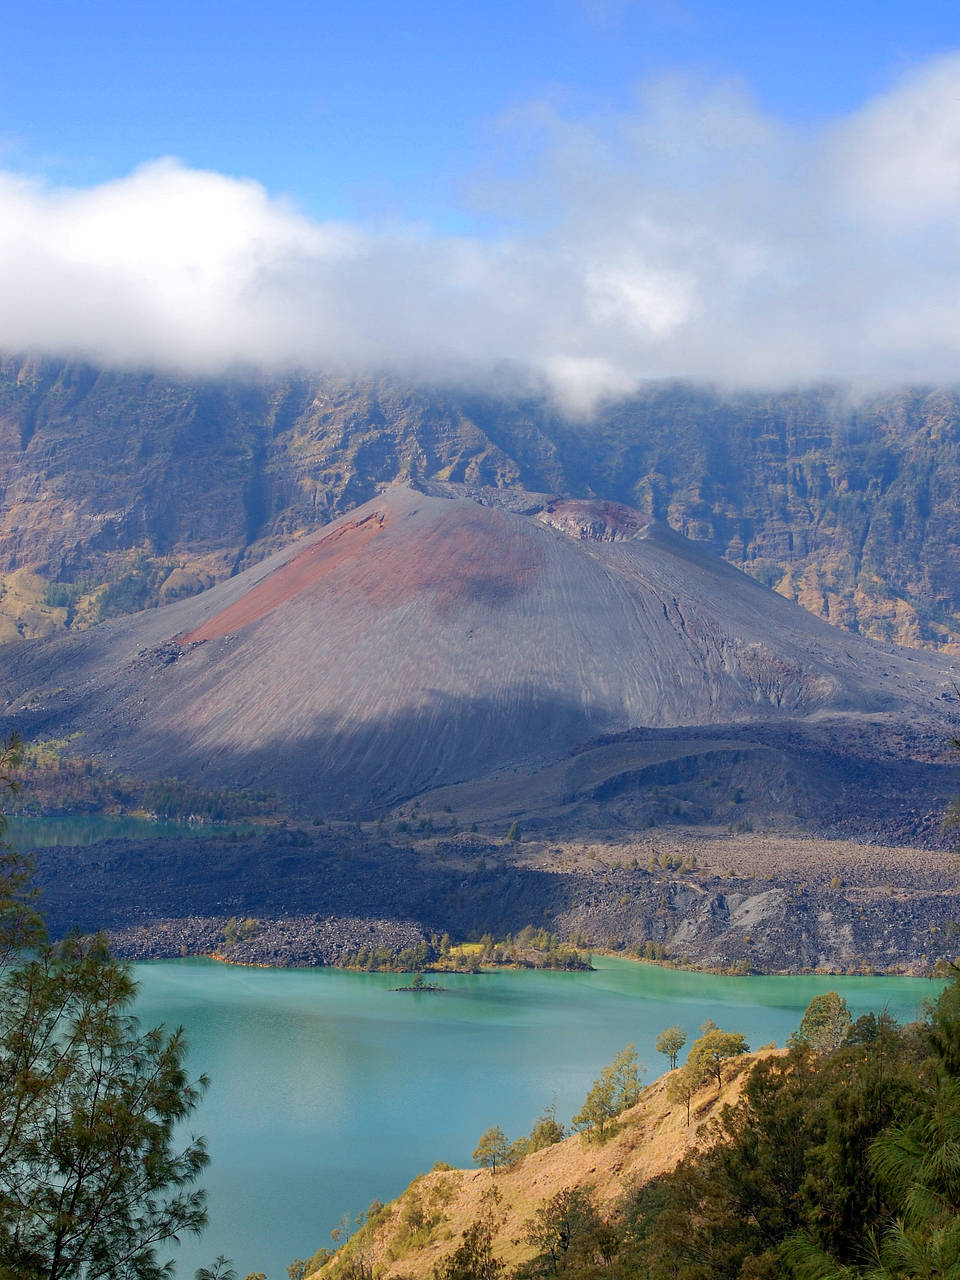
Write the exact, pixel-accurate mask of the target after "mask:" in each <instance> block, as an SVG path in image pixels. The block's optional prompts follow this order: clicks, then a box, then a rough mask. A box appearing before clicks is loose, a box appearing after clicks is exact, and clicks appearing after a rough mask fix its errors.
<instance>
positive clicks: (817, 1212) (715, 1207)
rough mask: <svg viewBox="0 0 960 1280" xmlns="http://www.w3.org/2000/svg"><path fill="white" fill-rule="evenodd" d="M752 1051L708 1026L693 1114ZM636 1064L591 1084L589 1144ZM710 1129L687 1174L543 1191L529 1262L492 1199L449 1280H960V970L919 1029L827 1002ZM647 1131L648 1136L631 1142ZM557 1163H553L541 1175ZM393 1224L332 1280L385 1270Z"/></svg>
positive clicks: (440, 1276)
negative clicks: (555, 1279) (470, 1279)
mask: <svg viewBox="0 0 960 1280" xmlns="http://www.w3.org/2000/svg"><path fill="white" fill-rule="evenodd" d="M745 1050H746V1044H745V1042H744V1040H743V1037H742V1036H740V1035H739V1034H737V1033H735V1032H726V1031H722V1030H721V1029H720V1028H717V1027H714V1026H712V1025H709V1024H708V1025H707V1026H705V1028H704V1031H703V1034H702V1035H701V1037H700V1038H699V1039H698V1040H697V1041H695V1042H694V1044H693V1045H692V1047H691V1049H690V1053H689V1055H688V1057H687V1060H686V1063H685V1064H684V1065H683V1066H682V1067H680V1068H678V1069H675V1070H674V1071H672V1072H671V1073H670V1074H669V1075H668V1076H667V1077H666V1083H667V1095H666V1096H667V1098H668V1099H669V1100H670V1101H671V1102H672V1103H673V1105H674V1106H675V1107H678V1108H679V1109H680V1122H681V1124H682V1123H683V1116H684V1113H686V1123H687V1125H689V1123H690V1119H691V1117H690V1103H691V1099H693V1101H694V1104H695V1106H696V1108H697V1109H698V1115H702V1112H703V1110H704V1108H705V1107H707V1106H709V1105H710V1104H709V1102H708V1101H707V1100H706V1099H705V1097H704V1093H705V1088H706V1092H707V1098H715V1097H716V1093H715V1092H714V1091H713V1084H723V1083H725V1082H726V1081H727V1078H728V1076H730V1075H731V1074H735V1070H736V1068H735V1067H733V1066H732V1065H731V1066H730V1067H729V1068H728V1066H727V1064H728V1063H730V1064H732V1063H733V1062H736V1061H738V1060H739V1061H743V1058H742V1055H743V1053H744V1051H745ZM630 1066H631V1062H630V1053H629V1047H628V1050H625V1051H624V1054H621V1055H618V1058H617V1059H615V1060H614V1062H613V1063H612V1064H611V1065H610V1067H608V1068H605V1069H604V1071H603V1073H602V1074H601V1076H600V1078H599V1079H598V1080H597V1082H596V1083H595V1084H594V1086H593V1088H592V1089H591V1090H590V1093H589V1094H588V1097H587V1100H586V1102H585V1105H584V1109H583V1111H582V1112H581V1114H580V1116H578V1117H577V1121H578V1124H579V1126H580V1127H582V1128H583V1129H584V1130H585V1131H586V1133H585V1136H587V1137H588V1138H589V1137H591V1136H600V1134H602V1133H603V1131H604V1128H605V1126H606V1125H608V1124H609V1114H610V1108H606V1107H601V1108H600V1109H597V1108H596V1106H594V1105H593V1104H595V1103H596V1102H597V1099H598V1097H599V1095H600V1094H603V1096H604V1098H605V1097H606V1096H607V1094H609V1095H610V1097H611V1099H612V1098H613V1097H614V1095H617V1085H616V1082H617V1081H620V1082H621V1083H622V1084H623V1089H622V1090H621V1092H620V1094H619V1095H618V1096H619V1100H620V1101H621V1102H623V1103H624V1104H625V1105H629V1102H630V1100H631V1099H635V1094H634V1088H635V1079H633V1078H632V1077H630V1070H629V1069H630ZM624 1067H626V1069H627V1070H626V1073H625V1072H624V1070H623V1069H622V1068H624ZM618 1068H619V1069H618ZM605 1085H607V1086H610V1087H609V1088H607V1089H606V1090H604V1088H603V1086H605ZM707 1086H709V1087H707ZM659 1096H660V1097H662V1096H663V1094H662V1093H661V1094H660V1095H659ZM601 1101H602V1099H601ZM601 1111H602V1115H601ZM588 1112H589V1114H587V1113H588ZM594 1112H596V1114H594ZM699 1123H700V1124H701V1125H702V1123H703V1122H702V1119H701V1120H700V1121H699ZM697 1132H698V1135H699V1136H698V1139H697V1144H696V1145H694V1146H692V1147H691V1148H690V1149H689V1150H688V1152H687V1154H686V1155H685V1156H684V1157H683V1158H682V1159H680V1161H679V1163H678V1164H677V1165H676V1167H675V1168H674V1169H673V1170H672V1171H671V1172H667V1173H663V1174H660V1175H659V1176H656V1177H653V1178H648V1179H647V1180H646V1181H642V1182H638V1183H636V1184H631V1183H630V1182H627V1184H626V1185H625V1186H624V1187H623V1191H622V1193H621V1195H620V1197H619V1200H618V1201H616V1202H615V1203H612V1204H611V1203H610V1202H609V1201H605V1202H601V1201H599V1200H598V1199H597V1198H596V1197H595V1195H594V1191H593V1188H592V1187H591V1185H590V1179H589V1175H588V1176H586V1177H585V1178H583V1180H582V1181H580V1182H579V1183H578V1184H577V1185H568V1186H566V1187H561V1189H560V1190H559V1191H557V1192H555V1193H554V1194H553V1195H550V1196H547V1197H546V1198H545V1199H541V1200H540V1203H539V1205H538V1206H537V1207H536V1208H534V1209H533V1211H532V1212H531V1214H530V1216H529V1217H528V1219H527V1221H526V1226H525V1229H524V1240H525V1243H526V1244H527V1245H528V1246H530V1247H531V1248H532V1250H533V1256H532V1257H530V1258H529V1260H527V1261H525V1262H522V1263H521V1264H520V1265H517V1264H516V1263H514V1264H513V1265H512V1266H511V1267H510V1268H508V1267H507V1265H506V1264H505V1262H504V1261H503V1259H502V1258H501V1257H499V1256H498V1246H497V1239H496V1232H495V1231H494V1230H493V1228H494V1227H495V1226H496V1223H497V1222H498V1221H499V1218H498V1217H497V1215H496V1213H495V1212H494V1211H495V1209H496V1205H495V1204H494V1203H493V1201H491V1202H490V1204H489V1205H487V1207H486V1208H483V1209H482V1211H481V1212H480V1213H479V1215H478V1216H477V1217H476V1220H475V1221H474V1222H473V1224H472V1226H471V1227H470V1228H469V1230H467V1231H464V1233H463V1239H462V1240H461V1242H460V1244H459V1246H458V1247H457V1248H456V1249H455V1250H454V1251H453V1252H452V1253H445V1254H444V1257H443V1260H442V1261H441V1262H439V1263H438V1264H436V1265H435V1267H434V1272H433V1275H434V1280H451V1277H453V1276H461V1275H462V1276H464V1277H466V1276H469V1275H470V1274H471V1272H470V1271H469V1270H465V1269H464V1266H465V1265H466V1263H467V1261H468V1255H469V1254H470V1253H471V1250H473V1251H474V1253H475V1254H476V1256H477V1257H481V1256H482V1258H483V1259H484V1261H483V1266H484V1268H485V1273H489V1274H491V1275H502V1276H504V1277H505V1278H506V1277H509V1280H538V1278H539V1277H549V1276H557V1275H562V1276H564V1277H566V1278H567V1280H597V1278H598V1277H600V1276H610V1277H615V1278H618V1280H619V1278H623V1280H628V1278H629V1280H633V1278H636V1280H781V1278H786V1280H903V1278H906V1277H916V1278H918V1280H919V1278H920V1277H924V1278H925V1280H953V1278H954V1277H956V1276H957V1275H958V1274H960V969H955V970H954V971H953V981H952V982H951V984H950V985H949V986H948V987H947V988H946V989H945V990H944V991H943V993H942V994H941V995H940V997H939V998H938V999H937V1000H936V1001H935V1002H933V1003H932V1004H931V1005H930V1006H929V1008H928V1009H927V1011H926V1013H925V1014H924V1016H923V1018H922V1020H921V1021H920V1022H918V1023H916V1024H912V1025H910V1026H906V1027H903V1026H900V1025H898V1024H897V1023H896V1022H895V1021H894V1020H893V1019H892V1018H890V1017H889V1016H888V1015H887V1014H884V1013H879V1014H867V1015H864V1016H863V1017H860V1018H858V1019H857V1020H856V1021H855V1022H853V1021H852V1020H851V1019H850V1016H849V1011H848V1010H847V1007H846V1004H845V1002H844V1001H843V1000H842V999H841V998H840V997H839V996H837V995H836V993H833V992H831V993H827V994H825V995H823V996H818V997H816V998H815V999H814V1000H813V1001H811V1004H810V1006H809V1007H808V1009H807V1012H806V1014H805V1015H804V1018H803V1021H802V1022H801V1024H800V1027H799V1028H798V1030H797V1032H796V1033H794V1035H793V1036H792V1037H791V1040H790V1044H789V1046H788V1048H787V1050H786V1051H784V1052H780V1053H777V1054H773V1055H766V1056H762V1057H760V1058H759V1059H758V1060H757V1061H755V1062H754V1064H753V1065H752V1067H750V1068H749V1070H748V1073H747V1074H746V1076H745V1078H744V1080H743V1087H742V1090H741V1091H740V1093H739V1098H738V1100H737V1101H736V1102H735V1103H733V1104H732V1105H726V1106H724V1107H722V1108H721V1109H720V1110H719V1113H718V1114H717V1116H716V1119H715V1120H714V1121H713V1122H712V1125H710V1126H708V1127H705V1128H704V1127H701V1128H699V1129H698V1130H697ZM562 1136H563V1131H562V1129H561V1130H559V1135H558V1137H560V1138H562ZM704 1138H705V1139H706V1142H705V1143H704ZM555 1140H558V1139H557V1138H555ZM643 1141H644V1134H643V1133H642V1132H638V1133H637V1134H636V1136H635V1137H631V1138H630V1141H629V1142H628V1143H627V1144H626V1145H625V1147H624V1148H623V1149H624V1150H627V1149H631V1150H632V1149H633V1148H634V1147H636V1146H637V1145H638V1144H641V1145H642V1143H643ZM536 1149H538V1148H536V1147H535V1146H533V1145H532V1144H531V1145H530V1146H528V1147H527V1149H524V1148H523V1145H522V1143H518V1144H511V1143H509V1141H508V1140H507V1138H506V1136H505V1135H504V1134H503V1132H502V1130H501V1129H500V1128H499V1127H498V1126H494V1127H493V1128H492V1129H491V1130H488V1132H487V1133H486V1134H484V1135H483V1137H482V1139H481V1142H480V1144H479V1145H478V1148H477V1151H476V1152H475V1153H474V1156H475V1159H476V1160H477V1162H478V1163H480V1164H482V1165H486V1166H487V1167H490V1168H491V1169H494V1168H496V1169H499V1168H500V1167H502V1166H503V1165H506V1164H510V1165H512V1166H513V1167H514V1168H519V1169H520V1170H521V1171H522V1168H523V1161H524V1159H525V1158H526V1157H527V1155H528V1154H529V1152H530V1151H532V1150H536ZM565 1159H566V1160H567V1167H572V1168H578V1167H579V1166H578V1165H576V1164H574V1165H572V1166H571V1165H570V1158H569V1157H565ZM560 1167H563V1166H560ZM617 1167H619V1166H617ZM547 1169H548V1166H544V1165H542V1164H538V1165H537V1166H536V1171H537V1174H536V1176H537V1179H538V1180H540V1179H541V1178H542V1177H543V1176H544V1175H545V1174H546V1173H547ZM510 1176H514V1175H510ZM519 1176H520V1177H521V1178H522V1172H521V1173H520V1175H519ZM455 1177H460V1175H455ZM500 1180H501V1179H500V1178H498V1179H497V1180H496V1181H497V1182H499V1181H500ZM445 1185H447V1184H445ZM449 1185H450V1186H453V1185H454V1184H453V1183H451V1184H449ZM491 1185H492V1189H493V1191H494V1192H495V1188H496V1183H492V1184H491ZM523 1185H524V1184H522V1183H516V1182H515V1183H512V1184H511V1186H512V1188H513V1192H514V1193H520V1194H525V1192H524V1191H523V1190H522V1187H523ZM554 1185H556V1184H555V1183H554ZM425 1194H426V1191H425ZM431 1194H432V1192H431ZM533 1195H534V1196H535V1195H536V1193H533ZM533 1203H534V1204H536V1203H537V1202H536V1199H534V1200H533ZM444 1221H446V1219H445V1217H444V1215H443V1214H442V1213H441V1214H440V1216H439V1217H437V1218H436V1224H435V1225H434V1226H433V1227H431V1229H430V1233H429V1236H428V1237H425V1240H424V1243H426V1240H427V1239H429V1240H431V1241H433V1242H434V1244H436V1242H437V1241H438V1240H441V1239H443V1238H444V1237H443V1235H442V1228H443V1223H444ZM437 1224H439V1225H437ZM375 1230H376V1223H371V1224H370V1225H368V1226H367V1227H364V1228H362V1229H361V1231H360V1232H359V1233H358V1235H357V1236H356V1237H354V1239H353V1240H352V1241H350V1242H349V1243H348V1244H346V1245H343V1246H342V1247H341V1249H340V1250H339V1251H338V1252H337V1253H335V1254H333V1255H331V1256H330V1257H329V1258H327V1259H324V1261H325V1262H326V1264H327V1269H326V1271H325V1274H326V1275H327V1276H329V1277H331V1278H333V1280H347V1278H348V1277H354V1276H357V1275H359V1274H360V1273H359V1272H358V1271H357V1270H356V1268H357V1266H358V1265H359V1264H360V1263H361V1262H362V1263H363V1265H364V1266H366V1267H367V1273H368V1274H370V1275H375V1274H378V1269H377V1268H374V1267H373V1265H372V1263H371V1262H370V1259H371V1258H373V1257H374V1256H376V1251H375V1249H374V1240H375V1236H374V1234H373V1233H374V1232H375ZM438 1233H439V1234H438ZM446 1238H449V1232H448V1233H447V1237H446ZM501 1243H502V1241H501ZM516 1243H517V1244H519V1243H520V1241H517V1242H516ZM422 1247H423V1245H416V1246H415V1248H422ZM411 1248H414V1246H411ZM405 1249H406V1246H404V1245H403V1244H402V1243H398V1242H397V1241H394V1244H393V1246H392V1252H391V1255H390V1257H391V1258H392V1259H393V1261H394V1263H395V1265H393V1266H392V1268H391V1269H390V1272H389V1273H390V1274H403V1265H404V1260H405V1257H406V1256H407V1253H406V1252H405ZM410 1256H413V1254H410ZM398 1268H399V1270H398ZM421 1271H422V1267H420V1268H417V1272H418V1274H419V1273H420V1272H421Z"/></svg>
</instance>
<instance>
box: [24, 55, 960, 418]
mask: <svg viewBox="0 0 960 1280" xmlns="http://www.w3.org/2000/svg"><path fill="white" fill-rule="evenodd" d="M505 128H506V129H507V130H508V143H507V145H508V148H509V147H510V146H514V145H515V146H516V147H517V149H518V151H521V150H522V153H523V154H524V155H528V156H532V157H533V158H532V161H531V166H530V169H529V171H528V173H527V176H526V177H525V178H524V179H522V180H517V179H512V180H510V181H509V182H508V181H505V180H504V181H500V180H497V179H496V178H495V177H490V178H488V180H487V182H486V183H485V184H484V192H485V199H486V201H487V203H488V206H489V207H490V208H491V209H493V211H494V212H495V213H497V214H498V215H499V216H500V220H501V221H500V224H499V225H501V226H503V227H507V228H509V230H505V231H502V232H501V233H499V234H498V235H496V236H492V237H487V238H484V237H476V238H470V237H465V236H460V237H457V236H449V235H440V234H435V233H432V232H431V231H429V230H428V229H424V228H423V227H389V228H370V227H364V226H356V225H348V224H345V223H334V222H318V221H312V220H310V219H309V218H306V217H304V216H302V215H301V214H299V213H297V212H296V211H295V210H294V209H292V208H291V207H289V205H287V204H286V203H285V202H284V201H282V200H278V199H274V198H271V197H270V196H269V195H268V194H267V192H266V191H265V190H264V189H263V188H262V187H261V186H259V185H258V184H257V183H255V182H250V181H239V180H236V179H234V178H229V177H224V176H222V175H219V174H216V173H207V172H199V171H196V170H190V169H187V168H185V167H183V166H182V165H181V164H179V163H178V162H177V161H175V160H169V159H167V160H160V161H156V162H153V163H150V164H147V165H144V166H143V167H142V168H140V169H138V170H137V171H136V172H135V173H133V174H132V175H130V176H129V177H126V178H123V179H120V180H118V181H115V182H111V183H107V184H105V185H103V186H99V187H96V188H93V189H90V190H51V189H49V188H45V187H44V186H42V185H41V184H39V183H37V182H35V181H32V180H30V179H26V178H23V177H21V176H18V175H15V174H10V173H6V174H2V173H0V281H2V287H0V348H4V349H7V350H17V351H24V350H31V351H35V352H43V353H51V354H64V353H68V352H69V353H77V354H81V355H83V356H85V357H89V358H91V359H94V360H96V361H99V362H103V363H107V364H113V365H117V364H120V365H143V364H148V365H154V366H160V367H163V368H173V369H177V370H183V371H186V372H189V373H217V372H222V371H224V370H227V369H229V368H231V367H234V366H237V365H252V366H255V367H258V368H264V369H282V368H288V367H296V366H306V367H309V368H315V369H316V368H342V369H345V370H355V369H361V368H363V369H369V368H372V367H377V366H386V367H390V368H394V369H400V370H402V371H405V372H410V373H415V374H417V375H420V376H424V375H427V376H440V377H443V376H456V377H462V376H467V375H469V374H470V373H471V372H472V373H476V374H480V373H482V371H483V370H485V369H489V368H490V367H491V365H493V366H496V365H502V364H503V362H510V363H511V364H513V365H515V366H516V367H518V368H528V369H531V370H533V371H534V372H535V373H536V374H538V375H540V376H542V377H544V378H546V379H547V380H548V381H549V382H550V383H551V384H552V385H553V386H554V387H555V388H556V390H557V391H558V392H560V393H561V394H564V395H566V396H567V397H568V398H570V399H571V400H572V401H574V402H582V403H586V402H589V400H590V399H591V398H592V397H595V396H598V395H616V394H619V393H622V392H625V391H627V390H629V389H630V388H631V387H632V386H634V385H635V384H636V382H637V381H638V380H639V379H641V378H646V377H664V376H691V377H700V378H708V379H712V380H716V381H719V382H722V383H728V384H743V385H753V386H760V385H773V384H778V383H784V382H795V381H807V380H811V379H819V378H834V377H843V378H853V379H860V380H869V381H882V382H897V381H909V380H932V381H950V382H954V381H956V380H957V377H958V371H960V273H958V268H960V55H951V56H948V57H943V58H940V59H938V60H936V61H934V62H932V63H928V64H927V65H925V66H923V67H921V68H919V69H917V70H915V71H914V72H913V73H912V74H910V75H909V76H908V77H906V78H905V79H904V80H903V81H902V82H901V83H899V84H898V85H896V86H895V87H893V88H892V89H891V90H890V91H889V92H887V93H886V94H884V95H882V96H881V97H879V98H876V99H875V100H873V101H871V102H868V103H867V104H865V105H864V106H863V107H862V108H861V109H860V110H858V111H857V112H856V113H855V114H853V115H851V116H849V117H847V118H846V119H843V120H839V121H834V122H833V123H831V124H830V125H828V126H825V127H823V128H821V129H820V130H819V131H817V132H815V133H806V134H802V133H799V132H797V131H795V130H793V129H791V128H789V127H787V126H786V125H785V124H783V123H782V122H778V121H776V120H772V119H770V118H766V117H763V116H761V115H760V114H759V113H758V112H757V111H756V109H755V108H754V107H753V106H752V105H751V103H750V102H749V101H748V100H747V99H746V97H745V96H743V94H742V93H740V92H739V91H738V90H737V89H736V88H734V87H730V86H722V87H720V88H713V89H711V90H710V91H708V92H701V91H698V90H697V88H696V87H695V86H693V85H691V84H689V83H686V82H682V81H679V80H678V81H660V82H658V83H657V84H655V85H652V86H648V88H647V89H646V90H645V91H644V92H643V93H642V95H641V96H640V97H639V98H638V101H637V105H636V109H635V110H634V111H632V112H630V113H629V114H623V115H619V116H611V117H605V118H602V119H590V120H577V121H570V120H566V119H564V118H563V117H562V116H560V115H558V114H557V113H555V112H553V111H551V110H550V109H548V108H546V107H537V108H531V109H530V110H529V111H527V112H525V113H523V115H522V117H518V118H517V119H515V120H514V121H512V122H511V123H510V124H509V125H508V126H505Z"/></svg>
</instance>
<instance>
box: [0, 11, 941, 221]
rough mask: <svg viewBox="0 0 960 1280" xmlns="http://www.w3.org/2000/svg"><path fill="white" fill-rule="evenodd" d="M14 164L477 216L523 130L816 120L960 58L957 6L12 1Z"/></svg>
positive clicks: (342, 212)
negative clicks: (662, 117) (639, 122)
mask: <svg viewBox="0 0 960 1280" xmlns="http://www.w3.org/2000/svg"><path fill="white" fill-rule="evenodd" d="M3 11H4V19H3V38H2V41H0V145H2V147H3V152H0V161H3V162H5V163H6V165H7V166H8V167H11V168H15V169H20V170H26V171H29V172H34V173H41V174H43V175H45V176H46V177H48V178H49V179H51V180H53V181H55V182H62V183H66V184H71V185H88V184H91V183H95V182H101V181H103V180H105V179H109V178H115V177H119V176H122V175H123V174H126V173H129V172H130V170H132V169H133V168H134V167H135V166H137V165H138V164H141V163H143V162H144V161H147V160H151V159H155V158H157V157H160V156H168V155H173V156H177V157H179V158H180V159H181V160H182V161H183V162H184V163H185V164H187V165H189V166H191V167H196V168H205V169H213V170H216V171H219V172H223V173H227V174H232V175H234V176H238V177H252V178H256V179H257V180H259V181H261V182H263V183H264V184H265V185H266V187H267V188H268V189H269V190H270V191H271V192H273V193H275V194H280V193H283V194H287V195H289V196H290V197H292V198H293V200H294V201H296V203H297V204H298V205H299V206H300V207H301V208H302V209H304V210H305V211H307V212H309V213H311V214H313V215H314V216H317V217H329V216H341V217H343V216H346V217H353V218H362V219H367V218H378V217H389V218H393V217H406V218H415V219H425V220H428V221H430V222H431V223H434V224H437V225H444V226H459V225H464V223H463V220H464V218H469V216H470V204H471V200H470V182H469V179H470V175H471V173H472V172H473V171H474V169H475V168H477V167H478V166H483V165H485V164H486V163H487V162H488V161H489V157H490V155H491V154H493V155H497V156H500V157H501V158H502V155H503V149H504V145H505V144H504V141H503V128H502V121H503V118H504V117H505V116H509V115H510V113H512V112H516V111H517V110H518V109H523V108H524V107H526V106H527V105H528V104H531V103H536V102H541V101H546V102H549V103H551V104H553V105H554V106H555V107H556V108H557V109H558V110H559V111H561V112H562V113H563V115H564V116H565V117H567V118H569V119H576V118H578V117H581V116H593V115H595V114H597V113H603V112H607V111H610V110H624V109H626V108H628V107H629V104H630V103H631V101H632V99H633V96H634V94H635V92H636V88H637V85H638V84H640V83H642V82H644V81H647V80H649V79H650V78H651V77H653V76H657V75H660V74H663V73H665V72H667V73H674V72H680V73H683V74H685V75H686V76H688V77H690V78H691V79H693V80H694V81H696V82H700V83H711V82H716V81H718V80H725V79H729V78H734V79H737V80H739V81H741V82H742V83H743V84H744V85H745V86H746V89H747V91H748V92H749V94H750V95H751V96H752V97H753V98H754V100H755V102H756V104H757V106H758V107H759V109H760V110H761V111H763V112H769V113H771V114H773V115H776V116H778V117H781V118H783V119H785V120H786V121H789V122H791V123H795V124H798V125H801V126H802V125H809V124H816V123H819V122H822V121H823V120H824V119H826V118H829V117H832V116H836V115H842V114H843V113H845V112H847V111H849V110H851V109H852V108H854V107H855V106H856V105H857V104H859V103H860V102H862V101H863V100H864V99H866V98H868V97H870V96H872V95H873V94H875V93H877V92H880V91H882V90H883V89H884V88H885V87H887V86H888V85H889V84H890V83H891V82H892V81H893V80H894V79H895V78H896V77H897V76H898V75H900V74H901V73H902V72H903V71H904V69H906V68H909V67H910V66H913V65H917V64H919V63H921V62H922V61H923V60H924V59H925V58H927V57H929V56H930V55H932V54H936V53H938V52H942V51H944V50H949V49H950V48H951V47H955V46H960V13H958V9H957V6H956V4H948V3H943V4H931V3H923V2H920V3H911V4H907V3H904V0H888V2H883V0H864V2H861V3H849V2H847V3H844V0H834V3H824V2H823V0H806V2H805V3H803V4H796V3H791V4H786V3H782V2H779V0H726V2H724V3H718V2H717V0H712V2H711V3H702V2H701V3H697V0H649V2H647V3H635V4H631V3H626V2H623V3H621V2H619V0H594V2H591V0H582V2H581V0H527V2H526V3H503V2H502V0H487V2H486V3H481V2H479V0H466V2H465V0H403V2H400V0H392V2H390V0H327V2H326V3H323V2H320V3H318V2H316V0H314V3H303V2H302V0H275V2H274V3H272V4H270V5H267V4H266V3H264V2H263V0H253V2H251V0H220V2H218V3H210V2H209V0H199V2H193V3H189V4H187V3H183V0H165V3H163V4H160V3H156V2H153V3H142V2H141V3H136V2H135V0H134V2H132V3H131V0H124V2H120V0H86V2H85V3H83V4H77V3H74V2H73V0H56V2H54V3H51V2H50V0H31V2H30V3H23V2H22V0H19V2H16V3H10V2H8V3H7V4H5V5H4V6H3Z"/></svg>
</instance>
